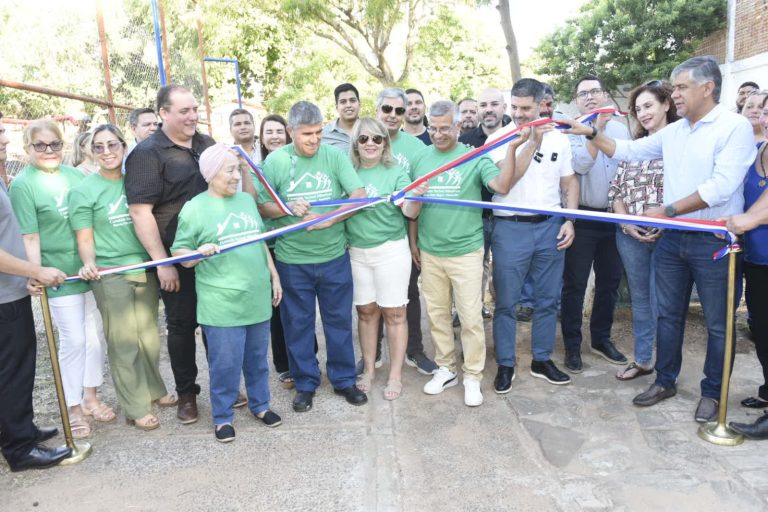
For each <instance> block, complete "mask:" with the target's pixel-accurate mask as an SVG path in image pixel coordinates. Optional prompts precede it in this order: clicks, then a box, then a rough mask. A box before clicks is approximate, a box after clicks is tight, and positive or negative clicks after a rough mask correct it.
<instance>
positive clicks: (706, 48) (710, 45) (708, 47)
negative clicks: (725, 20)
mask: <svg viewBox="0 0 768 512" xmlns="http://www.w3.org/2000/svg"><path fill="white" fill-rule="evenodd" d="M727 35H728V30H727V29H722V30H718V31H717V32H714V33H712V34H710V35H708V36H707V37H706V38H704V40H703V41H702V42H701V44H700V45H699V47H698V48H697V49H696V55H697V56H701V55H713V56H714V57H715V58H716V59H717V62H718V63H720V64H723V63H724V62H725V38H726V37H727Z"/></svg>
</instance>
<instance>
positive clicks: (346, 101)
mask: <svg viewBox="0 0 768 512" xmlns="http://www.w3.org/2000/svg"><path fill="white" fill-rule="evenodd" d="M333 97H334V98H335V99H336V112H338V113H339V117H338V118H336V120H335V121H333V122H331V123H328V124H327V125H325V127H324V128H323V143H324V144H330V145H331V146H336V147H337V148H339V149H340V150H342V151H343V152H344V153H349V148H350V144H351V143H352V141H351V139H350V138H349V137H350V134H351V133H352V127H353V126H355V123H356V122H357V119H358V118H359V117H360V93H358V92H357V88H356V87H355V86H354V85H352V84H346V83H345V84H341V85H339V86H338V87H336V89H334V90H333Z"/></svg>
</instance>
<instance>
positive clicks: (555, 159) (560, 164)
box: [486, 130, 573, 217]
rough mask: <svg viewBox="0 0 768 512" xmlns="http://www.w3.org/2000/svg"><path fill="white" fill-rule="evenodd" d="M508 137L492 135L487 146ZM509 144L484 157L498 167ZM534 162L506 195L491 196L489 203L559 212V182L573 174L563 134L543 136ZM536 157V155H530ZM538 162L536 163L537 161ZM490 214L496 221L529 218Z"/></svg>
mask: <svg viewBox="0 0 768 512" xmlns="http://www.w3.org/2000/svg"><path fill="white" fill-rule="evenodd" d="M505 133H509V130H497V131H496V132H495V133H492V134H491V135H490V136H489V137H488V140H487V141H486V144H487V143H488V142H491V141H494V140H496V139H498V138H500V137H501V136H503V135H505ZM508 145H509V143H507V144H504V145H503V146H499V147H498V148H495V149H493V150H492V151H490V152H489V153H488V156H489V157H490V158H491V160H493V162H494V163H495V164H497V165H498V163H499V162H501V161H502V160H504V157H505V156H506V155H507V146H508ZM522 149H523V145H521V146H520V147H518V148H517V154H518V155H519V153H520V151H522ZM538 153H539V154H540V155H541V156H540V157H539V158H538V159H536V158H532V159H531V163H530V165H529V166H528V170H527V171H525V174H524V175H523V177H522V178H520V180H519V181H518V182H517V183H515V184H514V185H513V186H512V188H511V189H510V191H509V193H508V194H505V195H499V194H496V195H494V196H493V202H495V203H505V204H514V205H520V206H528V207H530V208H561V207H562V206H561V199H560V178H562V177H564V176H570V175H572V174H573V168H572V166H571V144H570V142H569V141H568V137H566V136H565V135H564V134H562V133H560V132H557V131H551V132H547V133H545V134H544V137H543V138H542V141H541V147H540V148H539V151H538ZM534 156H536V155H534ZM539 160H540V161H539ZM493 214H494V215H496V216H499V217H505V216H509V215H516V214H517V215H530V214H529V213H527V212H512V211H507V210H493Z"/></svg>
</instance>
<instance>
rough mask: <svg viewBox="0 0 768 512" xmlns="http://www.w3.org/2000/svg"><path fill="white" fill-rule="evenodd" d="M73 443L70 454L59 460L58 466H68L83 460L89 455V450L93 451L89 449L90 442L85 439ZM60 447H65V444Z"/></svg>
mask: <svg viewBox="0 0 768 512" xmlns="http://www.w3.org/2000/svg"><path fill="white" fill-rule="evenodd" d="M74 445H75V447H74V448H73V449H72V455H70V456H69V457H67V458H66V459H64V460H62V461H61V462H59V465H60V466H69V465H70V464H77V463H79V462H83V461H84V460H85V459H87V458H88V457H89V456H90V455H91V451H93V450H92V449H91V443H88V442H86V441H76V442H75V443H74ZM62 448H67V446H66V445H64V446H63V447H62Z"/></svg>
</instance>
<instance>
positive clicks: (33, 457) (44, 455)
mask: <svg viewBox="0 0 768 512" xmlns="http://www.w3.org/2000/svg"><path fill="white" fill-rule="evenodd" d="M71 454H72V450H71V449H70V448H66V447H60V448H48V447H47V446H42V445H37V446H35V447H34V448H32V450H30V452H29V453H28V454H26V455H25V456H23V457H21V458H19V459H17V460H15V461H13V462H10V461H8V465H9V466H10V467H11V471H14V472H16V471H24V470H25V469H45V468H50V467H52V466H55V465H56V464H58V463H59V462H61V461H62V460H64V459H66V458H67V457H69V456H70V455H71Z"/></svg>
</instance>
